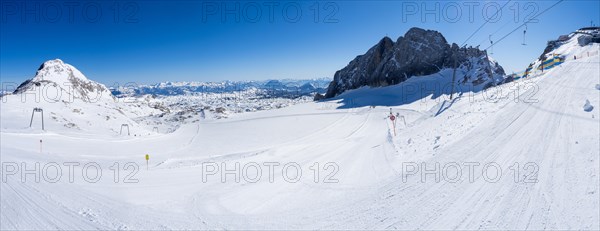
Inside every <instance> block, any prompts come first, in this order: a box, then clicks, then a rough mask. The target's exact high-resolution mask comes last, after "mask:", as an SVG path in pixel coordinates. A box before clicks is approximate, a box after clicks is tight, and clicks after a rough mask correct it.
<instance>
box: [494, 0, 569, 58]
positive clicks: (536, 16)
mask: <svg viewBox="0 0 600 231" xmlns="http://www.w3.org/2000/svg"><path fill="white" fill-rule="evenodd" d="M563 1H564V0H559V1H557V2H556V3H554V4H553V5H552V6H550V7H548V8H546V9H545V10H544V11H542V12H540V13H539V14H537V15H535V16H534V17H532V18H530V19H529V20H527V21H525V22H524V23H523V24H521V25H519V26H518V27H517V28H515V29H514V30H512V31H511V32H509V33H508V34H506V35H504V36H503V37H502V38H500V39H498V40H497V41H496V43H495V44H498V43H499V42H500V41H502V40H504V39H505V38H506V37H508V36H509V35H511V34H512V33H514V32H515V31H517V30H518V29H520V28H521V27H523V26H525V25H527V23H529V22H530V21H531V20H534V19H537V18H538V17H539V16H541V15H542V14H544V13H546V12H547V11H549V10H550V9H552V8H554V7H555V6H556V5H558V4H559V3H561V2H563ZM490 47H492V46H489V47H487V48H485V50H487V49H489V48H490Z"/></svg>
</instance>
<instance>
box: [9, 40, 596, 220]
mask: <svg viewBox="0 0 600 231" xmlns="http://www.w3.org/2000/svg"><path fill="white" fill-rule="evenodd" d="M561 49H566V48H561ZM573 49H578V50H577V51H576V52H580V50H579V49H580V48H575V47H573ZM587 49H591V50H593V51H596V50H598V44H594V45H593V46H589V47H587ZM598 57H599V56H592V57H584V58H578V59H577V60H567V61H566V62H565V63H563V64H562V65H560V66H558V67H555V68H553V69H551V70H549V71H547V72H545V73H543V74H539V75H537V76H536V77H535V78H528V79H520V80H518V81H515V82H512V83H509V84H505V85H500V86H497V87H492V88H490V89H488V90H487V91H481V92H477V93H471V92H463V94H462V95H460V96H459V95H455V98H454V99H453V100H449V99H448V96H447V95H436V94H435V93H434V94H432V95H431V96H428V97H425V98H424V99H421V100H411V99H406V100H405V99H403V97H404V95H402V94H401V92H402V89H404V88H406V87H407V86H408V85H409V84H416V83H427V82H428V81H433V80H435V79H437V78H442V77H440V75H432V76H427V77H421V78H418V79H417V78H415V79H414V80H412V79H411V81H412V82H409V81H407V83H403V84H400V85H395V86H389V87H384V88H376V89H369V88H361V89H356V90H353V91H349V92H346V93H344V94H342V95H340V96H339V97H337V98H336V99H333V100H329V101H324V102H307V103H302V104H297V105H292V106H289V107H285V108H281V109H276V110H268V111H259V112H253V113H241V114H233V115H231V116H230V117H229V118H227V119H222V120H213V119H207V120H201V119H199V120H197V121H194V122H190V123H182V124H180V125H179V127H178V129H176V130H174V132H172V133H155V132H151V128H148V127H144V126H141V125H138V123H137V122H136V121H133V119H131V118H135V115H136V113H138V114H144V113H146V114H147V113H149V111H151V110H156V109H148V108H145V107H144V105H143V104H125V103H119V102H114V103H107V102H100V103H89V102H81V101H76V102H73V103H62V102H59V103H49V102H46V101H41V102H39V103H37V102H32V101H31V100H26V101H25V102H22V101H21V98H20V97H19V96H17V95H8V96H4V97H3V98H2V100H3V102H2V103H1V104H0V105H1V106H2V107H1V110H0V112H1V114H0V115H1V121H0V122H1V123H0V126H1V130H0V131H1V132H0V138H1V140H0V142H1V145H0V151H1V155H0V157H1V162H2V171H1V172H2V182H1V183H0V204H1V207H0V209H1V210H0V229H2V230H5V229H26V230H55V229H132V230H149V229H177V230H181V229H411V230H412V229H485V230H505V229H510V230H512V229H519V230H522V229H532V230H541V229H587V230H598V229H600V209H599V207H600V199H599V197H600V191H599V182H600V181H599V175H600V162H599V161H600V160H599V159H600V150H599V149H600V140H599V134H600V121H599V119H600V116H599V115H598V113H599V110H593V111H591V112H585V111H583V110H582V109H581V106H582V102H585V100H586V99H587V100H589V102H590V105H592V106H594V107H596V108H598V107H599V106H600V105H599V104H600V91H598V90H596V89H595V88H594V86H595V85H596V84H598V83H599V80H600V70H599V66H598V63H599V62H600V59H599V58H598ZM442 76H443V75H442ZM426 95H429V93H427V94H426ZM371 105H375V106H376V107H375V108H373V107H371ZM33 107H42V108H43V109H44V113H45V127H46V130H45V131H41V129H40V126H41V124H40V120H39V115H37V114H36V117H34V123H33V126H32V127H31V128H30V127H29V126H28V125H29V120H30V118H31V117H30V116H31V110H32V108H33ZM390 108H392V111H393V112H394V113H399V114H400V115H401V116H403V117H404V118H405V120H406V125H405V124H404V121H401V120H396V125H395V126H396V133H397V135H394V131H393V128H394V125H393V123H392V122H391V121H390V120H389V119H388V117H387V116H388V114H389V110H390ZM74 109H80V110H77V111H79V112H74ZM52 116H55V117H57V118H56V119H52V118H51V117H52ZM107 116H108V119H106V117H107ZM65 121H70V122H72V123H73V124H76V125H77V126H78V127H79V129H77V128H73V127H68V126H65V123H66V122H65ZM123 123H128V124H131V125H130V126H131V129H132V135H131V136H126V135H120V134H118V131H116V130H118V129H119V126H120V125H121V124H123ZM133 133H135V134H137V135H138V136H133ZM40 140H43V144H42V150H41V152H40ZM146 154H148V155H149V156H150V160H149V166H148V169H146V161H145V159H144V155H146ZM70 162H76V163H79V166H75V167H74V175H73V178H74V180H73V182H70V181H69V168H68V167H66V166H65V165H64V164H65V163H70ZM115 162H116V163H119V167H118V168H119V169H120V174H119V176H118V177H117V179H118V180H119V181H118V183H116V182H115V181H114V177H115V174H114V172H115V171H114V170H111V169H114V167H113V168H111V166H114V164H115ZM129 162H132V163H136V164H137V165H138V166H139V169H137V170H136V169H134V168H133V167H131V168H125V166H126V164H127V163H129ZM272 162H276V163H279V164H280V165H279V166H275V167H274V170H275V172H274V174H273V179H272V182H271V180H270V179H269V168H267V167H266V166H265V165H264V164H265V163H272ZM12 163H14V164H15V165H11V164H12ZM35 163H40V165H41V166H40V167H39V168H40V171H39V172H42V173H44V172H45V171H44V169H46V173H45V174H42V176H41V177H40V178H41V180H40V181H39V182H35V177H34V175H33V174H29V175H25V178H26V182H25V183H23V182H22V179H21V178H22V177H21V173H22V172H18V173H16V174H7V173H8V172H11V171H12V169H11V167H14V166H17V167H18V168H20V167H21V166H22V165H26V166H27V169H29V170H31V169H34V167H35ZM49 163H57V164H58V165H60V166H62V177H61V178H60V179H59V180H58V182H56V183H51V182H50V181H51V180H49V179H45V178H44V177H46V178H53V179H54V177H55V176H56V174H55V168H54V167H48V168H44V166H50V165H51V164H49ZM86 163H97V164H98V165H99V166H100V167H101V168H102V176H101V178H100V180H99V181H98V182H96V183H89V182H87V181H86V180H85V179H84V177H83V175H82V168H83V167H84V165H85V164H86ZM210 163H216V164H217V165H219V167H220V165H221V164H225V165H226V168H227V169H229V170H231V169H234V168H235V164H236V163H240V166H250V165H252V163H256V164H258V165H260V166H262V168H261V170H262V177H261V178H260V180H258V181H257V182H250V181H252V180H251V179H250V180H249V179H247V178H252V179H254V178H255V176H256V174H255V168H244V169H246V170H248V171H247V172H249V173H248V174H241V175H243V176H242V177H241V179H240V180H239V183H238V182H236V180H235V179H234V178H235V176H234V175H225V177H226V178H225V179H226V180H225V182H222V180H221V175H220V174H221V172H222V171H221V172H219V173H218V174H215V175H208V176H206V182H204V180H203V167H204V170H206V167H207V164H210ZM289 163H295V164H297V165H298V166H300V167H301V169H302V175H301V176H300V178H299V181H298V182H295V183H291V182H288V181H286V180H285V179H284V176H283V175H284V174H282V172H283V166H284V165H285V164H289ZM315 163H319V166H318V168H317V169H320V171H319V175H318V177H317V179H318V182H315V174H314V173H315V171H314V169H315V167H314V166H315ZM328 163H330V164H329V165H328ZM436 163H439V164H440V167H439V168H440V169H438V170H440V171H437V172H441V174H442V177H440V178H441V179H440V180H439V181H436V179H435V175H434V174H429V175H425V176H424V177H423V176H422V175H421V174H422V173H423V172H424V171H422V170H424V169H423V168H421V169H420V170H421V171H420V172H418V173H416V174H410V173H409V172H408V171H407V169H406V168H403V166H408V165H412V164H415V165H413V166H419V167H420V166H422V165H426V168H427V169H428V170H431V169H435V165H436ZM453 163H456V164H458V165H460V166H461V167H463V168H462V176H461V177H458V178H457V179H458V180H456V181H451V180H449V179H446V178H452V179H456V178H455V177H453V176H456V174H454V173H455V172H456V170H455V169H456V168H454V167H449V168H444V169H445V170H442V169H441V168H442V167H444V166H454V165H453ZM465 163H471V164H477V166H476V167H474V172H473V177H472V179H470V177H469V171H468V169H467V168H466V167H465ZM515 163H517V164H518V167H515ZM490 164H494V165H495V166H499V167H500V169H501V171H502V173H501V175H500V176H499V179H498V178H494V179H497V181H495V180H494V181H493V182H492V181H491V180H490V179H489V178H491V177H492V176H494V175H495V172H494V170H489V171H487V174H484V173H483V170H482V169H483V166H485V165H490ZM9 165H10V166H9ZM325 166H329V167H328V168H326V167H325ZM336 166H337V167H336ZM91 169H92V170H91V171H90V169H89V168H88V171H87V172H88V174H89V173H90V172H92V174H91V177H94V176H95V175H94V171H93V168H91ZM311 169H312V170H311ZM515 169H518V171H519V172H518V173H516V172H515V171H514V170H515ZM20 170H21V171H22V170H23V169H22V168H21V169H20ZM221 170H222V169H221ZM446 170H447V171H446ZM30 172H31V171H30ZM287 172H288V173H290V174H288V176H291V178H294V177H295V174H294V173H295V171H294V168H292V169H291V170H290V169H288V171H287ZM434 172H436V171H434ZM130 173H132V174H131V175H130ZM447 173H450V174H449V175H448V174H447ZM126 178H131V179H136V180H138V182H137V183H135V182H134V183H125V182H124V179H126ZM486 178H487V180H486ZM131 179H130V180H131ZM326 179H328V180H329V181H333V182H330V183H325V182H324V180H326ZM335 180H337V182H335Z"/></svg>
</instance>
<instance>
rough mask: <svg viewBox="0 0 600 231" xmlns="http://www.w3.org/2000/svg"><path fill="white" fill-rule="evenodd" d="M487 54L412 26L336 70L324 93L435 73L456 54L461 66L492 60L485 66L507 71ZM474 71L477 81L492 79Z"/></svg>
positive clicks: (377, 85)
mask: <svg viewBox="0 0 600 231" xmlns="http://www.w3.org/2000/svg"><path fill="white" fill-rule="evenodd" d="M485 57H486V53H485V52H484V51H480V50H479V49H478V48H472V47H469V48H459V47H458V45H456V44H452V45H450V44H448V42H447V41H446V38H444V36H443V35H442V34H441V33H440V32H437V31H434V30H425V29H422V28H417V27H413V28H411V29H409V30H408V31H407V32H406V33H405V34H404V36H401V37H399V38H398V39H397V40H396V42H393V41H392V40H391V39H390V38H388V37H384V38H383V39H381V40H380V41H379V42H378V43H377V44H376V45H375V46H373V47H371V48H370V49H369V50H368V51H367V52H366V53H365V54H363V55H359V56H357V57H356V58H355V59H354V60H352V61H350V63H349V64H348V65H347V66H346V67H344V68H342V69H341V70H339V71H337V72H336V73H335V75H334V79H333V81H332V82H331V83H330V84H329V87H328V89H327V93H326V95H325V97H326V98H331V97H335V96H337V95H339V94H341V93H342V92H344V91H346V90H351V89H356V88H359V87H362V86H371V87H381V86H387V85H393V84H398V83H401V82H403V81H405V80H407V79H408V78H411V77H413V76H423V75H430V74H434V73H437V72H439V71H440V70H442V69H443V68H448V67H453V66H454V58H456V60H457V65H458V66H463V67H466V68H469V67H477V68H478V69H479V67H481V66H482V64H485V63H486V62H491V63H493V64H491V65H483V66H487V67H488V68H487V69H488V70H490V69H491V71H492V72H493V73H496V74H499V75H504V70H503V69H502V67H500V66H499V65H497V63H495V62H493V61H491V60H489V59H485V60H482V58H485ZM473 62H477V63H473ZM481 71H482V72H487V70H481ZM473 74H475V75H476V76H480V79H478V80H477V82H475V83H476V84H481V83H487V82H490V81H493V80H491V79H489V77H485V76H484V75H480V74H478V73H473ZM488 76H489V75H488ZM486 78H487V79H486Z"/></svg>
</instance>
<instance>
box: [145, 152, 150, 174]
mask: <svg viewBox="0 0 600 231" xmlns="http://www.w3.org/2000/svg"><path fill="white" fill-rule="evenodd" d="M148 160H150V155H148V154H146V170H148Z"/></svg>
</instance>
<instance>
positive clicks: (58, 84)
mask: <svg viewBox="0 0 600 231" xmlns="http://www.w3.org/2000/svg"><path fill="white" fill-rule="evenodd" d="M27 91H38V92H39V93H41V95H42V96H43V97H44V98H45V99H52V100H55V101H59V100H63V101H66V102H72V101H73V100H74V99H80V100H83V101H84V102H96V101H98V100H103V99H113V96H112V94H111V93H110V91H109V90H108V88H107V87H106V86H104V85H103V84H100V83H97V82H95V81H92V80H89V79H88V78H87V77H85V75H83V73H81V71H79V70H77V68H75V67H74V66H71V65H69V64H66V63H64V62H63V61H62V60H60V59H54V60H48V61H46V62H44V63H43V64H42V65H41V66H40V67H39V68H38V70H37V72H36V74H35V77H33V78H31V79H29V80H27V81H25V82H23V83H22V84H21V85H19V87H17V89H16V90H15V92H14V94H19V93H24V92H27Z"/></svg>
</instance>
